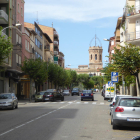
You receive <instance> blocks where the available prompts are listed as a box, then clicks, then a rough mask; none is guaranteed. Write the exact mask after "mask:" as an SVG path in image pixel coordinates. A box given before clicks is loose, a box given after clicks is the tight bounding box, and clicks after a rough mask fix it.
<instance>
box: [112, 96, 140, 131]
mask: <svg viewBox="0 0 140 140" xmlns="http://www.w3.org/2000/svg"><path fill="white" fill-rule="evenodd" d="M111 124H112V128H113V129H116V128H117V127H119V126H129V127H140V97H119V98H118V99H117V100H116V103H115V105H114V107H113V109H112V112H111Z"/></svg>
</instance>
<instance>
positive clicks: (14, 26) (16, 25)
mask: <svg viewBox="0 0 140 140" xmlns="http://www.w3.org/2000/svg"><path fill="white" fill-rule="evenodd" d="M18 26H21V24H20V23H18V24H15V25H13V26H8V27H5V28H3V29H2V30H1V32H3V31H4V30H5V29H7V28H15V29H17V28H16V27H18Z"/></svg>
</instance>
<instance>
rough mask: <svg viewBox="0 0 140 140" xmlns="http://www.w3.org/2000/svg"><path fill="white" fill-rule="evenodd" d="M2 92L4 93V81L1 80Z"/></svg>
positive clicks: (0, 88) (0, 91)
mask: <svg viewBox="0 0 140 140" xmlns="http://www.w3.org/2000/svg"><path fill="white" fill-rule="evenodd" d="M0 93H4V81H3V80H0Z"/></svg>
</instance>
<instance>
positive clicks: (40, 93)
mask: <svg viewBox="0 0 140 140" xmlns="http://www.w3.org/2000/svg"><path fill="white" fill-rule="evenodd" d="M36 95H44V92H38V93H37V94H36Z"/></svg>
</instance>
